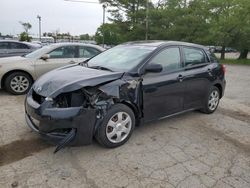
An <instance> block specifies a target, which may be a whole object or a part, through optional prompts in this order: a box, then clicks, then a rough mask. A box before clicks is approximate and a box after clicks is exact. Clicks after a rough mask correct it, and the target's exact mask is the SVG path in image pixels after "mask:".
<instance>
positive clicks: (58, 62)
mask: <svg viewBox="0 0 250 188" xmlns="http://www.w3.org/2000/svg"><path fill="white" fill-rule="evenodd" d="M77 53H78V52H77V46H63V47H58V48H56V49H54V50H52V51H51V52H49V53H48V55H49V59H47V60H43V59H38V60H36V62H35V72H36V76H37V77H40V76H41V75H43V74H44V73H46V72H48V71H51V70H53V69H56V68H59V67H62V66H65V65H68V64H74V63H77Z"/></svg>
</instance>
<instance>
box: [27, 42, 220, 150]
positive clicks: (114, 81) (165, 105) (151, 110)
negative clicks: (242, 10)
mask: <svg viewBox="0 0 250 188" xmlns="http://www.w3.org/2000/svg"><path fill="white" fill-rule="evenodd" d="M125 45H126V44H125ZM127 45H132V44H131V43H130V44H127ZM141 45H143V44H141ZM172 45H175V46H176V45H178V46H186V45H187V46H188V45H189V44H187V43H179V42H178V43H173V44H172V43H168V44H165V43H163V44H160V45H159V47H158V48H157V49H156V50H155V51H153V52H152V53H151V54H150V55H149V56H148V57H147V58H145V59H144V60H143V62H144V63H143V62H142V63H141V64H139V65H138V67H137V72H136V71H135V69H134V70H131V71H130V72H127V73H117V72H109V71H101V70H95V69H88V68H85V67H82V65H76V66H67V67H65V68H60V69H57V70H55V71H52V72H50V73H48V74H45V75H44V76H42V77H41V78H40V79H38V80H37V81H36V82H35V84H34V85H33V87H32V89H31V90H30V92H29V93H28V95H27V98H26V102H25V108H26V120H27V123H28V125H29V126H30V127H31V128H32V129H33V130H35V131H36V132H39V133H40V134H41V135H42V136H43V137H46V138H47V139H48V138H50V139H53V140H57V142H58V141H60V140H62V139H66V138H67V134H65V135H64V134H61V135H60V134H58V133H57V132H56V131H57V130H58V129H63V128H67V129H68V128H70V129H75V130H76V136H75V138H74V139H73V141H72V142H71V143H70V145H83V144H90V143H91V141H92V137H93V135H94V133H95V130H96V128H97V127H98V126H99V124H100V123H101V122H102V119H103V117H104V116H105V114H106V113H107V111H108V110H109V109H110V108H111V107H112V105H114V104H115V103H123V104H126V105H128V106H129V107H130V108H131V109H132V110H133V111H134V113H135V116H136V119H137V120H138V122H139V121H142V122H144V121H152V120H155V119H161V118H163V117H166V116H169V115H171V114H175V113H179V112H182V111H187V110H193V109H199V108H202V107H203V106H204V105H205V98H206V97H207V94H208V89H209V88H210V87H211V86H213V85H219V87H220V89H221V96H220V97H222V96H223V93H224V88H225V79H224V73H223V71H222V68H221V65H220V64H218V62H217V61H216V60H214V59H213V60H212V59H210V57H209V56H208V57H207V62H205V63H204V64H201V65H199V66H196V67H189V68H185V67H184V61H183V60H182V62H181V63H182V67H181V68H180V69H179V70H177V71H175V72H169V73H165V74H161V73H147V74H144V70H145V66H146V64H147V63H148V62H149V60H150V59H151V58H152V57H153V56H154V55H156V54H157V53H158V52H159V51H161V50H162V49H164V48H167V47H169V46H172ZM191 46H192V47H197V48H201V46H198V45H193V44H192V45H191ZM202 49H203V50H204V53H206V49H205V48H202ZM206 54H207V53H206ZM81 88H83V90H84V91H87V90H89V88H95V89H96V91H98V92H94V94H93V96H91V97H89V98H88V100H89V101H90V104H89V105H88V106H87V107H83V106H79V107H68V108H54V107H53V104H52V103H53V102H52V101H50V100H46V99H45V100H44V101H43V102H42V103H41V104H38V103H37V102H36V101H35V100H34V99H33V97H32V95H33V93H34V92H36V93H39V95H41V96H43V97H44V98H45V97H47V98H50V97H51V98H56V97H57V96H58V95H60V94H62V93H66V92H71V91H75V90H78V89H81ZM40 89H41V91H39V90H40ZM32 118H35V119H37V120H40V124H39V125H35V123H34V122H32ZM58 135H59V136H58Z"/></svg>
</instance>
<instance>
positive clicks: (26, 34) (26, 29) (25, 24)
mask: <svg viewBox="0 0 250 188" xmlns="http://www.w3.org/2000/svg"><path fill="white" fill-rule="evenodd" d="M19 23H20V24H21V25H22V26H23V29H24V32H22V33H21V34H20V41H27V42H30V41H31V37H29V30H30V29H31V28H32V25H31V24H30V23H28V22H21V21H20V22H19Z"/></svg>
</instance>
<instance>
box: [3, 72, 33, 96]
mask: <svg viewBox="0 0 250 188" xmlns="http://www.w3.org/2000/svg"><path fill="white" fill-rule="evenodd" d="M31 85H32V78H31V77H30V76H29V75H28V74H27V73H24V72H13V73H11V74H10V75H8V76H7V78H6V79H5V82H4V86H5V89H6V90H7V91H8V92H9V93H12V94H14V95H23V94H26V93H27V92H28V91H29V89H30V87H31Z"/></svg>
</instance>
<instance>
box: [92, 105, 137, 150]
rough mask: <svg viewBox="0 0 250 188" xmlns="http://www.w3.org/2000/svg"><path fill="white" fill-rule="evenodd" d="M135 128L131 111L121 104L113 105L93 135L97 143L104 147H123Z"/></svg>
mask: <svg viewBox="0 0 250 188" xmlns="http://www.w3.org/2000/svg"><path fill="white" fill-rule="evenodd" d="M134 126H135V116H134V113H133V111H132V110H131V109H130V108H129V107H127V106H126V105H123V104H116V105H114V106H113V107H112V108H111V109H110V110H109V111H108V112H107V114H106V116H105V117H104V119H103V122H102V124H101V125H100V126H99V127H98V129H97V132H96V134H95V138H96V139H97V141H98V142H99V143H100V144H102V145H103V146H105V147H109V148H114V147H118V146H121V145H123V144H124V143H125V142H127V140H128V139H129V138H130V136H131V134H132V132H133V130H134Z"/></svg>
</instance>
